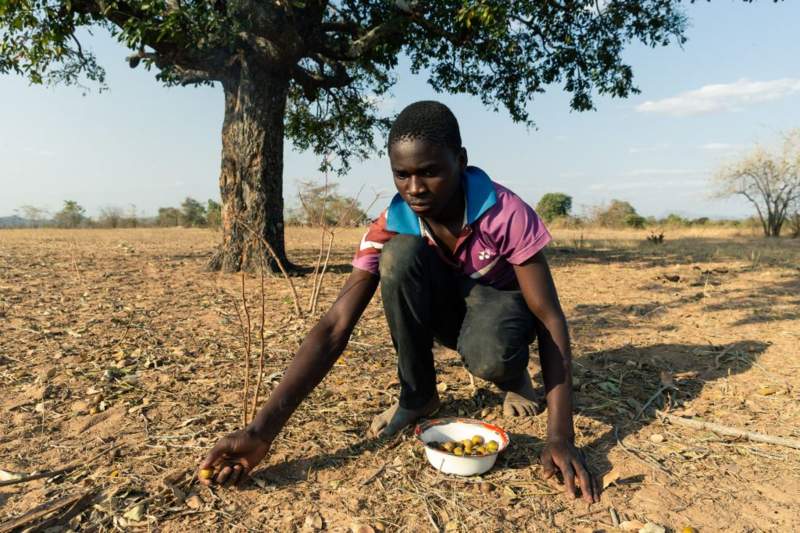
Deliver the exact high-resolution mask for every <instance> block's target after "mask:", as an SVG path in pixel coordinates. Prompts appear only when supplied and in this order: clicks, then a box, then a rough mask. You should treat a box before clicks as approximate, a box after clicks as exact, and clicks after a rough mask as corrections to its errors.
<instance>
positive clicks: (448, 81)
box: [0, 0, 686, 170]
mask: <svg viewBox="0 0 800 533" xmlns="http://www.w3.org/2000/svg"><path fill="white" fill-rule="evenodd" d="M679 3H680V2H679V0H416V1H409V0H393V1H387V0H364V1H356V0H339V1H326V0H274V1H270V2H260V1H253V0H143V1H123V0H64V1H54V0H0V73H17V74H19V75H21V76H24V77H26V78H27V79H28V80H30V81H31V82H32V83H63V84H80V83H82V82H84V81H85V80H88V81H90V82H95V83H96V84H99V86H100V87H101V88H102V87H104V84H105V72H104V70H103V67H102V66H101V65H99V64H98V62H97V60H96V58H95V56H94V55H93V53H92V52H91V50H89V49H88V48H86V47H85V46H83V44H82V43H81V42H80V40H79V39H78V37H77V35H78V30H80V29H81V28H84V29H89V30H93V29H97V28H104V29H106V30H108V31H109V32H111V34H112V35H113V36H114V37H115V38H116V39H117V40H118V41H119V42H120V43H122V44H123V45H125V46H126V47H127V48H129V49H130V50H131V52H132V53H131V55H130V57H129V58H128V61H129V63H130V66H131V67H136V66H138V65H139V64H142V65H143V66H145V67H146V68H151V67H152V66H156V67H157V68H158V70H159V71H158V73H157V75H156V77H157V78H158V79H159V80H161V81H163V82H164V83H166V84H184V85H185V84H207V83H213V82H215V81H231V80H233V81H234V82H235V81H236V80H237V79H238V78H239V77H240V76H241V75H243V73H245V72H253V71H258V72H261V73H263V74H264V75H268V76H283V77H285V78H287V79H289V80H290V89H289V96H288V102H287V108H286V116H285V125H286V135H287V137H288V138H290V139H291V140H292V141H293V143H294V144H295V146H296V147H297V148H299V149H311V150H313V151H314V152H315V153H317V154H326V155H328V156H329V157H326V158H324V161H325V163H323V165H330V164H331V163H330V162H331V161H334V160H335V161H338V163H339V168H340V169H342V170H345V169H347V166H348V161H349V160H350V159H351V158H352V157H354V156H355V157H360V158H363V157H366V156H368V155H369V154H370V153H372V152H373V151H375V150H376V148H377V146H376V133H377V132H379V131H382V130H385V129H386V128H387V127H388V125H389V117H386V116H382V114H381V112H380V106H379V103H380V101H381V98H383V97H385V95H386V94H387V93H388V92H389V91H390V90H391V87H392V86H393V84H394V83H395V81H396V72H395V71H396V67H397V64H398V58H399V57H400V56H401V55H405V56H406V57H408V58H409V60H410V63H411V68H412V71H413V72H415V73H418V72H425V73H427V76H428V82H429V83H430V85H431V87H432V88H433V89H434V90H435V91H437V92H446V93H458V94H469V95H474V96H477V97H478V98H480V100H481V101H482V102H483V104H484V105H486V106H488V107H489V108H490V109H493V110H499V109H501V108H504V109H505V110H507V112H508V113H509V115H510V116H511V118H512V119H513V120H514V121H517V122H523V123H526V124H528V125H532V124H533V119H532V117H531V115H530V111H529V108H528V106H529V104H530V102H531V101H532V100H533V98H534V97H535V95H536V94H538V93H542V92H544V91H545V90H546V89H548V88H550V87H552V86H561V87H562V88H563V89H564V90H565V91H567V92H568V93H570V94H571V101H570V105H571V107H572V108H573V109H575V110H589V109H592V108H593V97H594V96H596V95H598V94H601V95H611V96H614V97H626V96H628V95H630V94H632V93H636V92H638V90H637V88H636V86H635V85H634V83H633V72H632V69H631V67H630V66H629V65H628V64H626V63H625V61H624V59H623V57H622V53H623V50H624V48H625V46H627V45H628V44H630V43H631V42H633V41H638V42H640V43H643V44H644V45H646V46H650V47H656V46H665V45H668V44H669V43H671V42H676V43H678V44H681V43H683V42H684V40H685V37H684V30H685V28H686V18H685V16H684V15H683V13H682V12H681V10H680V8H679ZM245 66H246V67H247V68H244V67H245Z"/></svg>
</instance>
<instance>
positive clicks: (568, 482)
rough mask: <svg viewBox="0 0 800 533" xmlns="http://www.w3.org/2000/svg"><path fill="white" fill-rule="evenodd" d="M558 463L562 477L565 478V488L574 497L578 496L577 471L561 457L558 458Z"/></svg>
mask: <svg viewBox="0 0 800 533" xmlns="http://www.w3.org/2000/svg"><path fill="white" fill-rule="evenodd" d="M556 465H557V466H558V469H559V470H561V477H563V478H564V490H566V491H567V492H568V493H569V494H570V495H572V497H573V498H577V497H578V495H577V494H576V492H575V471H574V470H573V469H572V465H571V464H569V463H568V462H566V461H563V460H561V459H556Z"/></svg>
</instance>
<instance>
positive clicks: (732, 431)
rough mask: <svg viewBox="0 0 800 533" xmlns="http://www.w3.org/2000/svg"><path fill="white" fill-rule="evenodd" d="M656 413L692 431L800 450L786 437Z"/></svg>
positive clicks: (660, 412) (798, 445) (795, 442)
mask: <svg viewBox="0 0 800 533" xmlns="http://www.w3.org/2000/svg"><path fill="white" fill-rule="evenodd" d="M656 413H657V414H658V415H659V416H661V417H664V418H666V419H667V420H669V421H670V422H672V423H673V424H678V425H680V426H686V427H690V428H692V429H701V430H706V431H711V432H714V433H718V434H720V435H727V436H729V437H743V438H746V439H748V440H751V441H753V442H764V443H766V444H775V445H777V446H786V447H788V448H795V449H797V450H800V441H798V440H794V439H787V438H784V437H773V436H772V435H765V434H764V433H756V432H754V431H745V430H743V429H738V428H733V427H730V426H723V425H721V424H715V423H714V422H705V421H703V420H694V419H691V418H683V417H680V416H676V415H672V414H669V413H665V412H664V411H659V410H658V409H656Z"/></svg>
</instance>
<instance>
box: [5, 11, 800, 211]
mask: <svg viewBox="0 0 800 533" xmlns="http://www.w3.org/2000/svg"><path fill="white" fill-rule="evenodd" d="M685 9H686V13H687V15H688V16H689V19H690V24H691V26H690V28H689V30H688V33H687V36H688V38H689V41H688V43H686V45H684V47H683V48H680V47H678V46H671V47H668V48H659V49H655V50H654V49H649V48H645V47H643V46H640V45H633V46H632V47H631V48H629V49H628V51H627V52H626V58H627V60H628V61H629V62H630V64H631V65H632V66H633V69H634V74H635V79H636V82H637V84H638V86H639V88H640V89H641V90H642V93H641V94H640V95H636V96H634V97H632V98H629V99H627V100H619V99H610V98H597V99H596V106H597V110H596V111H594V112H586V113H578V112H573V111H570V109H569V105H568V99H569V97H568V95H566V94H565V93H563V92H562V91H561V90H560V88H559V87H555V86H554V87H552V88H551V89H550V90H549V91H548V93H547V94H545V95H541V96H538V97H537V98H536V99H535V100H534V101H533V102H532V103H531V104H530V110H531V112H532V115H533V117H534V119H535V120H536V123H537V128H536V129H531V130H528V129H526V128H525V127H524V126H521V125H516V124H514V123H512V122H511V120H510V119H509V118H508V115H507V114H506V113H504V112H502V111H501V112H499V113H493V112H492V111H490V110H488V109H485V108H483V107H482V106H481V104H480V102H479V101H478V100H477V99H476V98H472V97H467V96H451V95H438V94H436V93H435V92H434V91H433V90H432V89H431V88H430V87H429V86H428V85H427V84H426V83H425V80H424V77H414V76H412V75H411V74H410V73H409V72H408V70H407V69H406V68H404V67H402V66H401V69H400V70H399V73H398V78H399V82H398V84H397V85H396V86H395V88H394V90H393V95H392V97H391V98H390V99H389V100H388V101H387V102H385V106H386V107H387V108H388V109H391V110H394V111H399V110H400V109H402V107H403V106H405V105H406V104H408V103H410V102H413V101H415V100H419V99H427V98H435V99H438V100H441V101H443V102H444V103H446V104H447V105H449V106H450V107H451V108H452V109H453V111H454V112H455V114H456V116H457V117H458V118H459V121H460V124H461V130H462V137H463V140H464V145H465V146H466V147H467V149H468V152H469V156H470V162H471V163H472V164H475V165H478V166H481V167H482V168H483V169H484V170H486V171H487V172H488V173H489V174H490V176H492V177H493V178H494V179H495V180H496V181H499V182H500V183H503V184H505V185H506V186H508V187H509V188H511V189H512V190H514V191H515V192H517V193H518V194H519V195H520V196H522V197H523V198H524V199H525V200H527V201H528V202H530V203H532V204H535V203H536V201H537V200H538V199H539V197H540V196H541V195H542V194H544V193H546V192H551V191H560V192H565V193H567V194H570V195H572V196H573V198H574V206H575V208H576V210H577V211H581V210H585V209H586V208H587V207H588V206H592V205H597V204H601V203H603V202H607V201H609V200H610V199H612V198H619V199H623V200H628V201H630V202H631V203H632V204H633V205H634V206H635V207H636V208H637V209H638V210H639V212H640V213H642V214H644V215H655V216H663V215H666V214H667V213H670V212H677V213H681V214H684V215H688V216H713V217H719V216H743V215H749V214H750V213H751V210H750V208H749V207H748V206H747V204H746V203H744V202H743V201H741V200H736V199H734V200H714V199H711V198H710V192H711V189H710V183H709V178H710V177H711V176H712V174H713V172H714V170H715V169H716V168H718V166H719V165H720V164H722V163H724V162H725V161H726V160H730V159H731V158H734V157H736V155H737V154H741V153H742V151H746V150H747V149H748V148H749V147H751V146H752V145H753V144H754V143H756V142H761V143H765V144H769V143H772V142H774V141H775V140H776V138H777V136H778V134H779V133H780V132H781V131H785V130H788V129H790V128H794V127H800V70H799V69H798V67H800V60H799V59H798V58H800V40H798V39H797V37H796V31H797V24H796V22H797V21H798V20H800V2H796V1H787V2H782V3H779V4H774V3H772V2H767V1H761V2H755V3H754V4H745V3H743V2H740V1H738V0H728V1H725V0H718V1H714V2H711V3H707V2H698V3H696V4H688V3H687V4H686V5H685ZM84 44H85V45H88V46H89V47H91V48H92V49H93V50H94V51H95V53H96V54H97V56H98V58H99V60H100V62H101V64H102V65H103V66H105V68H106V70H107V73H108V84H109V86H110V91H108V92H106V93H102V94H97V93H96V92H91V93H89V94H87V95H86V96H83V93H82V91H81V90H80V89H78V88H74V87H54V88H46V87H40V86H30V85H28V83H27V82H26V81H25V80H23V79H21V78H19V77H15V76H3V77H0V186H2V192H3V193H2V195H0V216H3V215H10V214H12V213H13V211H14V209H16V208H18V207H19V206H21V205H25V204H32V205H36V206H43V207H47V208H49V209H51V210H57V209H58V208H60V206H61V204H62V203H63V200H65V199H72V200H77V201H78V202H79V203H80V204H81V205H83V206H84V207H86V208H87V211H88V212H89V214H90V215H96V214H97V212H98V210H99V209H100V208H101V207H103V206H112V205H113V206H120V207H129V206H130V205H131V204H133V205H135V206H136V208H137V210H138V211H139V212H140V213H142V214H147V215H151V214H154V213H155V212H156V210H157V208H158V207H159V206H169V205H178V204H179V203H180V202H181V201H182V199H183V198H185V197H186V196H192V197H195V198H198V199H201V200H205V199H206V198H218V197H219V191H218V182H217V179H218V172H219V165H220V151H221V142H220V130H221V126H222V113H223V108H222V106H223V101H222V91H221V89H220V88H219V87H213V88H212V87H204V88H191V87H176V88H165V87H163V86H162V85H160V84H159V83H158V82H156V81H155V80H154V77H153V75H154V73H153V72H147V71H145V70H143V69H135V70H132V69H130V68H128V66H127V63H126V62H125V60H124V58H125V56H126V55H127V53H128V52H127V51H126V50H125V49H124V48H123V47H122V46H120V45H118V44H117V43H115V42H114V41H113V40H111V39H110V38H109V37H107V36H105V35H103V34H98V35H95V36H94V37H87V39H86V40H85V43H84ZM317 166H318V159H317V158H316V157H315V156H314V155H313V154H307V153H306V154H303V153H297V152H295V151H293V149H292V147H291V146H290V145H288V144H287V146H286V160H285V171H284V176H285V177H284V185H285V187H284V189H285V194H284V196H285V199H286V201H287V203H288V204H292V203H295V202H296V201H295V197H296V187H295V183H296V181H297V180H298V179H306V178H319V175H318V172H317V170H316V169H317ZM339 182H340V183H341V186H340V187H341V190H343V191H344V192H349V193H355V192H356V191H358V190H359V189H360V188H361V187H364V190H365V191H366V192H364V193H363V195H364V196H365V197H366V196H372V193H371V192H370V191H372V190H373V189H374V190H378V191H384V192H385V193H387V194H388V193H391V192H392V183H391V177H390V174H389V165H388V160H387V159H386V158H385V157H375V158H373V159H370V160H368V161H365V162H362V163H359V162H356V163H354V165H353V169H352V171H351V172H350V174H349V175H347V176H346V177H343V178H341V179H339Z"/></svg>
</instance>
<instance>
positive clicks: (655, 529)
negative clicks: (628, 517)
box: [639, 522, 667, 533]
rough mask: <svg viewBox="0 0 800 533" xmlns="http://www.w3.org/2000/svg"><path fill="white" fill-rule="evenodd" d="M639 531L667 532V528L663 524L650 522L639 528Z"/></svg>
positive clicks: (650, 532) (648, 532)
mask: <svg viewBox="0 0 800 533" xmlns="http://www.w3.org/2000/svg"><path fill="white" fill-rule="evenodd" d="M639 533H667V530H666V528H664V527H663V526H659V525H658V524H654V523H652V522H648V523H646V524H645V525H644V527H643V528H642V529H640V530H639Z"/></svg>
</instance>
